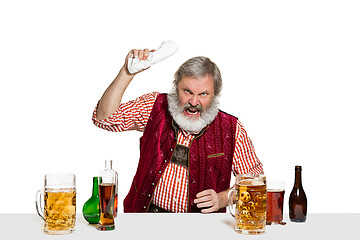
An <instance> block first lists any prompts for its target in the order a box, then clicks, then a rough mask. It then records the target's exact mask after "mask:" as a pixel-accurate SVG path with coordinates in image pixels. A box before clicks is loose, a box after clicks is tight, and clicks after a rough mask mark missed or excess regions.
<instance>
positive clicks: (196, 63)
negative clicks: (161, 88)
mask: <svg viewBox="0 0 360 240" xmlns="http://www.w3.org/2000/svg"><path fill="white" fill-rule="evenodd" d="M206 75H209V76H211V77H212V78H213V80H214V94H215V97H217V96H218V95H219V94H220V92H221V89H222V78H221V74H220V70H219V68H218V66H217V65H216V64H215V63H214V62H212V61H211V60H210V59H209V58H207V57H202V56H200V57H193V58H190V59H189V60H187V61H186V62H184V63H183V64H182V65H181V66H180V67H179V68H178V70H177V71H176V73H175V74H174V77H175V80H174V85H175V86H176V87H177V86H178V84H179V82H180V81H181V79H182V78H183V77H195V78H198V77H205V76H206Z"/></svg>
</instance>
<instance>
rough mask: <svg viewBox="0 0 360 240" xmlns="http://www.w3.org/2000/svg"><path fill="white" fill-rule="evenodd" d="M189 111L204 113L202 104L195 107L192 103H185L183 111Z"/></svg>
mask: <svg viewBox="0 0 360 240" xmlns="http://www.w3.org/2000/svg"><path fill="white" fill-rule="evenodd" d="M186 109H189V110H191V111H200V112H202V110H203V108H202V106H201V105H200V104H197V105H195V106H193V105H191V103H188V102H187V103H185V105H184V106H183V110H186Z"/></svg>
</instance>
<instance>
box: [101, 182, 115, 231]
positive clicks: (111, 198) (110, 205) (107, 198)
mask: <svg viewBox="0 0 360 240" xmlns="http://www.w3.org/2000/svg"><path fill="white" fill-rule="evenodd" d="M99 194H100V221H99V228H101V227H103V228H106V230H110V229H111V228H115V222H114V202H115V184H113V183H103V184H100V186H99Z"/></svg>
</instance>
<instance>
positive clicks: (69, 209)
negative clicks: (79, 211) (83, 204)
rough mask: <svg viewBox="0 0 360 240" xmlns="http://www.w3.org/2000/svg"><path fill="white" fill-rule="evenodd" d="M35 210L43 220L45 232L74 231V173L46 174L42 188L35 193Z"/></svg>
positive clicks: (64, 232)
mask: <svg viewBox="0 0 360 240" xmlns="http://www.w3.org/2000/svg"><path fill="white" fill-rule="evenodd" d="M36 210H37V213H38V214H39V216H40V217H41V218H42V219H43V220H44V232H45V233H48V234H66V233H71V232H73V231H75V222H76V190H75V174H73V173H48V174H46V175H45V184H44V189H43V190H39V191H37V193H36Z"/></svg>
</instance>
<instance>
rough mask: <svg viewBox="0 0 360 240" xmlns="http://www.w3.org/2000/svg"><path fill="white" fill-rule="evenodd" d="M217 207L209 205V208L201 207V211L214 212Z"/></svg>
mask: <svg viewBox="0 0 360 240" xmlns="http://www.w3.org/2000/svg"><path fill="white" fill-rule="evenodd" d="M217 210H218V209H216V207H215V206H213V207H211V208H204V209H201V213H212V212H216V211H217Z"/></svg>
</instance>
